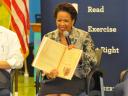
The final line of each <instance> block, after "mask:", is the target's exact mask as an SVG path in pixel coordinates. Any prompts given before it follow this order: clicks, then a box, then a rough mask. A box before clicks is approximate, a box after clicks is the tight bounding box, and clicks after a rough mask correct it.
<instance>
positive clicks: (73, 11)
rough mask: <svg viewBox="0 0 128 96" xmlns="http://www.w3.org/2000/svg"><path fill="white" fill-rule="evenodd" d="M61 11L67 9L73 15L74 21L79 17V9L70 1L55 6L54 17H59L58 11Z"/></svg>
mask: <svg viewBox="0 0 128 96" xmlns="http://www.w3.org/2000/svg"><path fill="white" fill-rule="evenodd" d="M60 11H65V12H68V13H69V14H70V15H71V18H72V20H74V23H75V21H76V19H77V11H76V9H75V8H74V7H73V6H72V5H71V4H69V3H60V4H58V6H57V7H56V8H55V11H54V17H55V18H57V13H58V12H60Z"/></svg>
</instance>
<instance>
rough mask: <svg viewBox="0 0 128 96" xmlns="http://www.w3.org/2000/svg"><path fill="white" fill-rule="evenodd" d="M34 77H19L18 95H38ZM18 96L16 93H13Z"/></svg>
mask: <svg viewBox="0 0 128 96" xmlns="http://www.w3.org/2000/svg"><path fill="white" fill-rule="evenodd" d="M35 92H36V91H35V87H34V79H33V77H24V76H23V75H20V76H19V77H18V96H36V95H35ZM13 96H16V95H13Z"/></svg>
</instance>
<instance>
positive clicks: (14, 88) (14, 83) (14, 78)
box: [10, 69, 18, 96]
mask: <svg viewBox="0 0 128 96" xmlns="http://www.w3.org/2000/svg"><path fill="white" fill-rule="evenodd" d="M10 83H11V87H10V91H11V93H12V94H15V96H18V69H12V70H11V73H10Z"/></svg>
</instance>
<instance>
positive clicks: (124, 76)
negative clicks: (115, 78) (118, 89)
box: [120, 70, 128, 82]
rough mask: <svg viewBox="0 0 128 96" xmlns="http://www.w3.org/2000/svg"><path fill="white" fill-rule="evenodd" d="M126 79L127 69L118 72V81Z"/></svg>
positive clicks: (127, 77) (127, 76)
mask: <svg viewBox="0 0 128 96" xmlns="http://www.w3.org/2000/svg"><path fill="white" fill-rule="evenodd" d="M126 79H128V70H123V71H122V72H121V73H120V82H123V81H124V80H126Z"/></svg>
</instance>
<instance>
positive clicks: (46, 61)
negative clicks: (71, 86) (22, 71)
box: [32, 37, 82, 80]
mask: <svg viewBox="0 0 128 96" xmlns="http://www.w3.org/2000/svg"><path fill="white" fill-rule="evenodd" d="M81 54H82V50H80V49H76V48H72V49H70V50H69V49H68V46H65V45H63V44H61V43H58V42H56V41H54V40H51V39H49V38H48V37H44V38H43V40H42V42H41V45H40V47H39V50H38V52H37V55H36V57H35V59H34V61H33V64H32V65H33V66H34V67H36V68H38V69H40V70H43V71H45V72H47V73H50V72H51V70H53V69H57V70H58V77H61V78H65V79H69V80H71V78H72V77H73V74H74V72H75V69H76V67H77V64H78V63H79V60H80V58H81Z"/></svg>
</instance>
